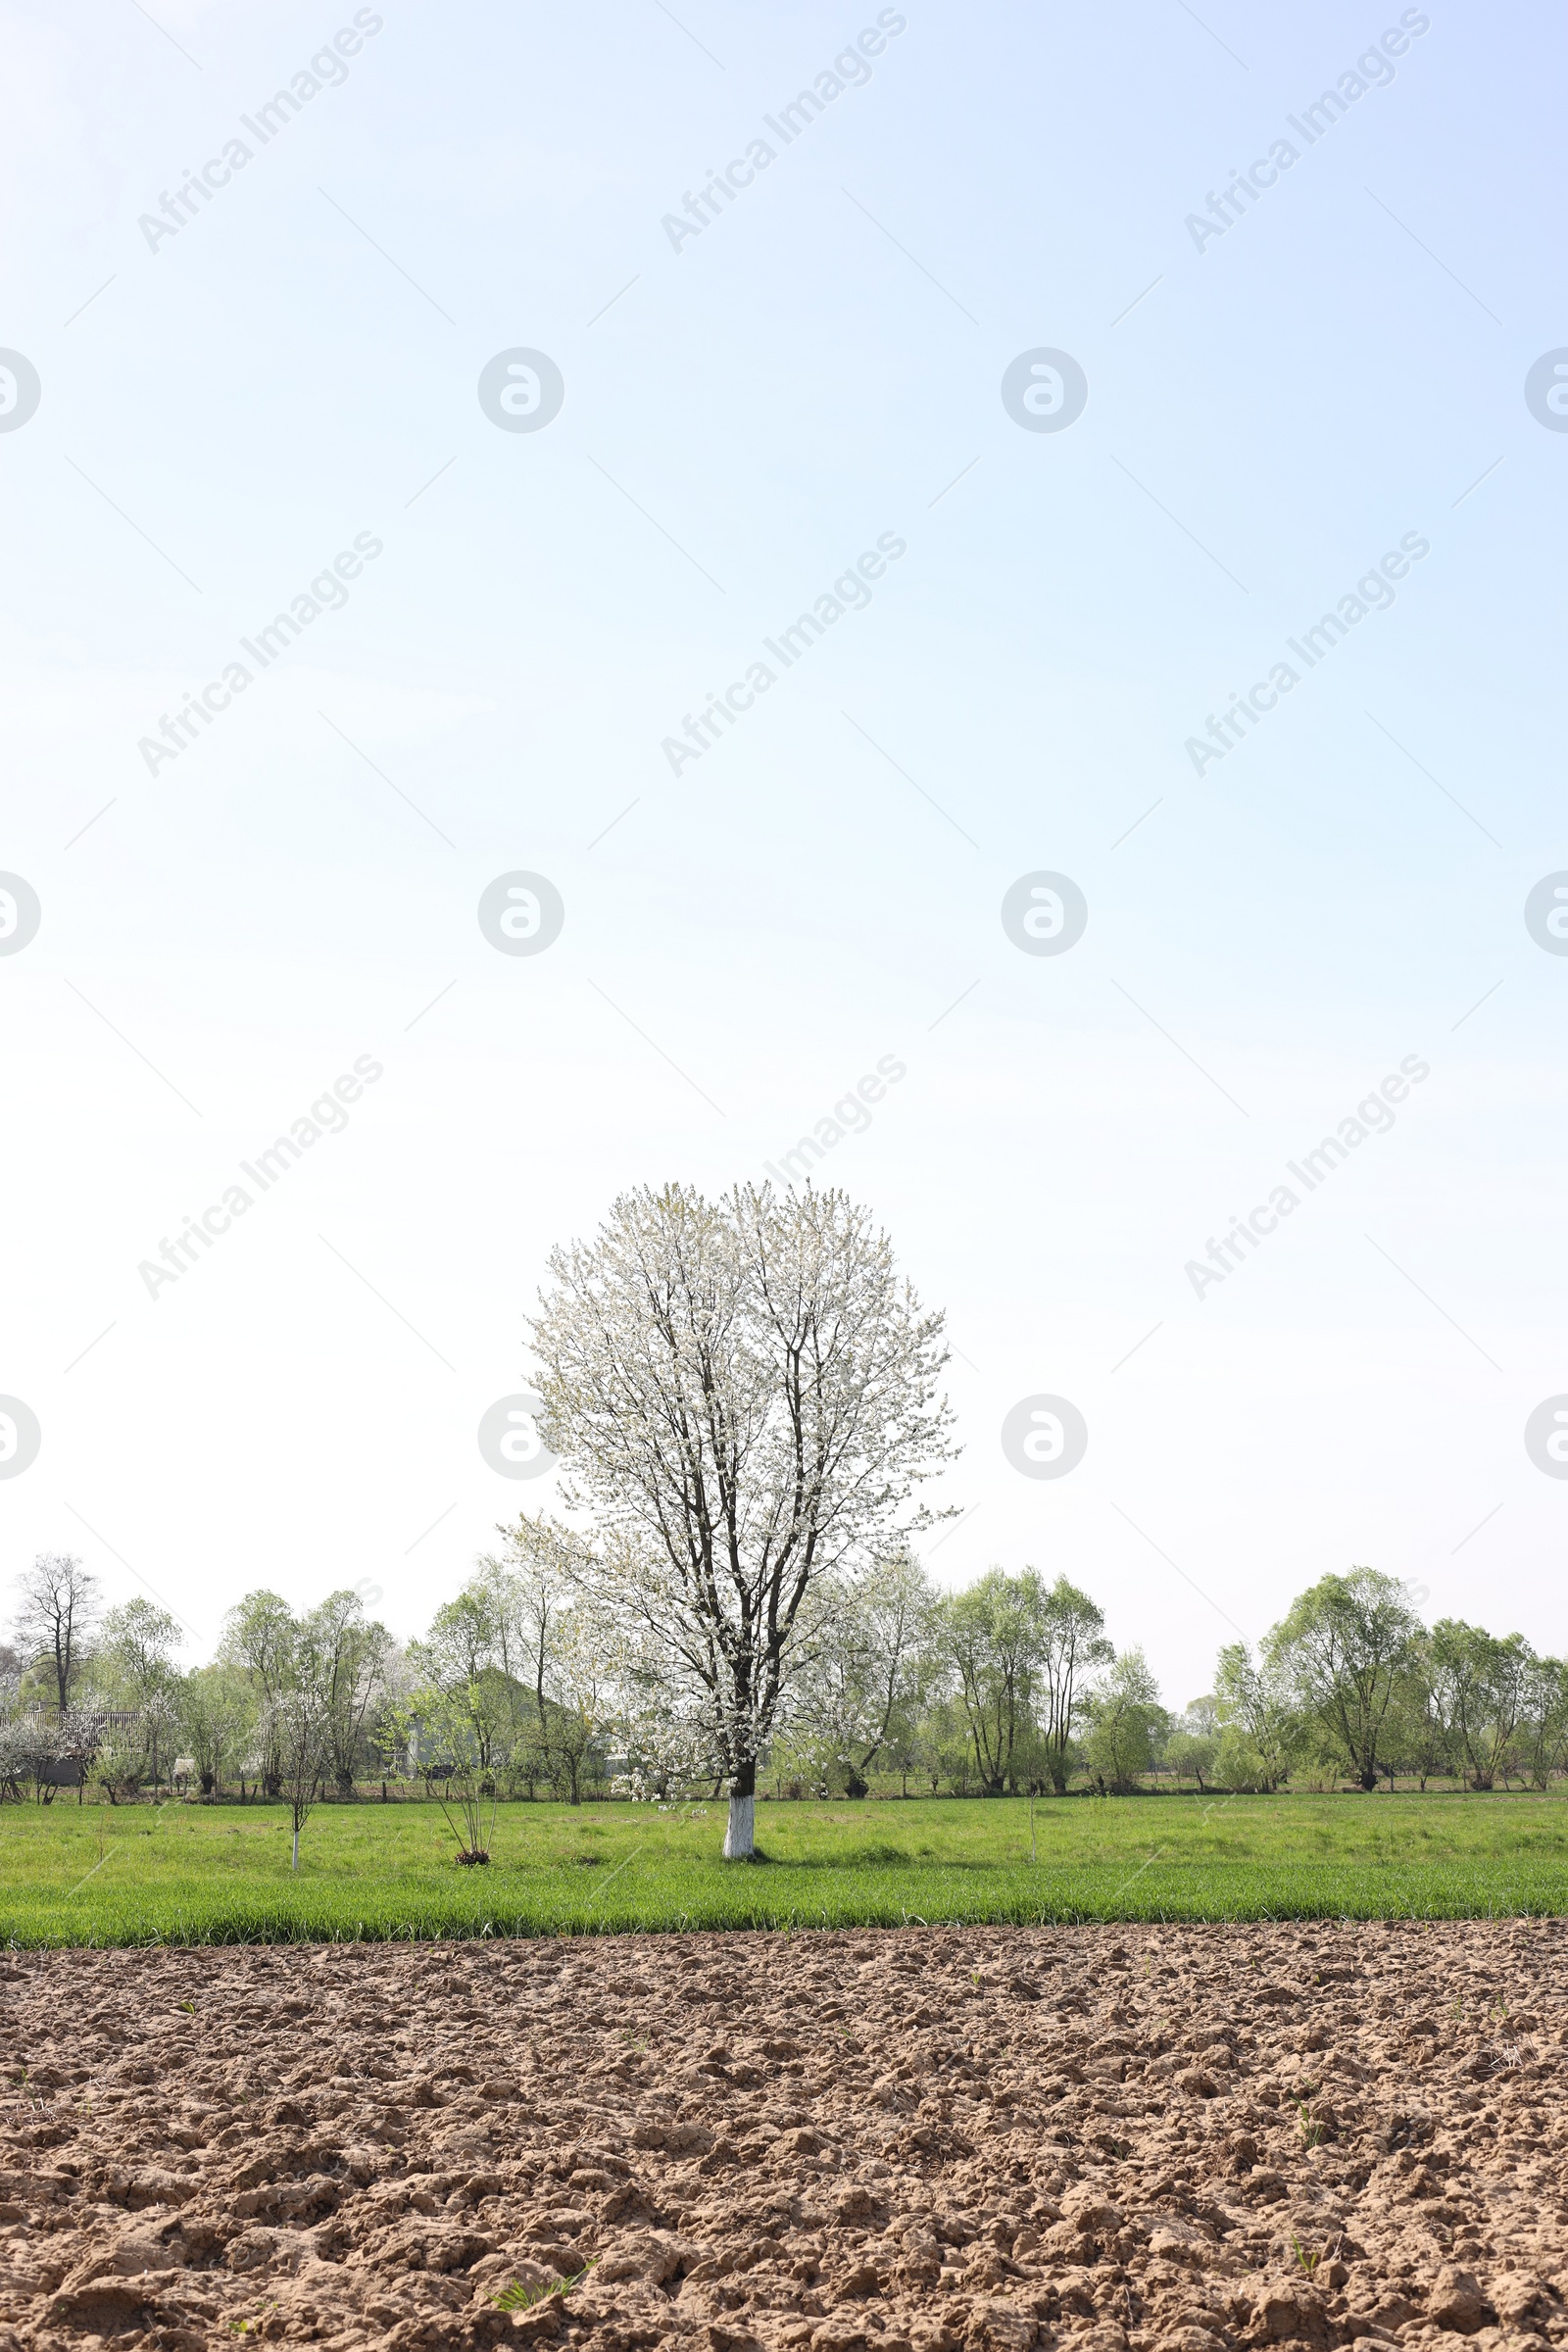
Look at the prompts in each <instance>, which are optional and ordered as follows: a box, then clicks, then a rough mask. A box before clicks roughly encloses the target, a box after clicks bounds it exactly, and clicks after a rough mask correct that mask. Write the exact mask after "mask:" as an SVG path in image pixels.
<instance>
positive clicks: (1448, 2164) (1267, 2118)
mask: <svg viewBox="0 0 1568 2352" xmlns="http://www.w3.org/2000/svg"><path fill="white" fill-rule="evenodd" d="M1565 1963H1568V1922H1560V1921H1537V1922H1529V1923H1525V1922H1520V1923H1506V1924H1497V1923H1479V1922H1478V1923H1474V1924H1468V1925H1459V1926H1446V1925H1445V1926H1424V1925H1423V1926H1388V1927H1383V1926H1379V1927H1362V1926H1349V1925H1339V1926H1327V1927H1270V1928H1210V1929H1201V1928H1199V1929H1193V1928H1180V1929H1177V1928H1164V1929H1157V1930H1156V1929H1148V1930H1142V1929H1140V1930H1129V1929H1121V1930H1117V1929H1112V1928H1088V1929H1055V1930H1042V1931H1038V1932H1035V1931H1028V1932H1025V1931H1016V1932H1007V1931H1002V1930H963V1931H940V1930H920V1929H915V1928H911V1929H908V1930H903V1931H900V1932H898V1933H891V1934H869V1933H866V1934H856V1933H846V1934H838V1935H816V1936H812V1935H804V1936H803V1935H797V1936H788V1937H787V1936H676V1937H668V1936H662V1937H656V1936H648V1937H644V1936H623V1937H616V1938H613V1939H612V1938H606V1939H604V1940H602V1941H582V1940H579V1941H570V1942H523V1943H470V1944H456V1945H439V1944H438V1945H430V1944H425V1945H417V1946H413V1947H408V1946H405V1947H395V1946H394V1947H388V1946H369V1945H355V1946H338V1947H333V1948H327V1949H316V1950H311V1949H287V1948H274V1949H271V1950H256V1949H238V1950H197V1951H189V1952H182V1951H168V1950H158V1951H149V1952H55V1953H48V1954H40V1955H37V1956H21V1957H18V1956H15V1955H13V1956H11V1957H10V1958H9V1959H8V1960H6V1961H5V1962H3V1963H0V1975H3V1982H0V2067H3V2074H0V2088H3V2104H0V2127H3V2131H4V2139H5V2145H4V2148H3V2150H0V2164H3V2166H4V2169H3V2171H0V2200H3V2202H0V2352H16V2347H18V2346H22V2345H25V2346H39V2347H51V2348H52V2347H57V2346H58V2347H65V2346H73V2347H81V2346H83V2345H87V2346H93V2347H96V2346H97V2345H98V2343H99V2342H100V2340H101V2339H104V2340H107V2341H109V2342H112V2343H114V2344H115V2345H116V2346H117V2347H118V2346H120V2345H125V2344H129V2343H133V2342H134V2343H141V2344H143V2345H164V2346H178V2347H187V2346H189V2347H194V2346H207V2345H212V2344H226V2345H232V2344H233V2343H234V2342H236V2341H238V2340H241V2339H245V2338H250V2337H253V2336H261V2337H264V2338H267V2339H268V2340H270V2341H284V2342H306V2341H315V2342H318V2343H322V2344H331V2345H337V2346H343V2347H348V2346H351V2345H352V2346H356V2347H358V2346H367V2345H372V2344H373V2345H384V2346H388V2347H392V2346H398V2347H401V2346H405V2345H408V2346H413V2345H438V2346H445V2345H452V2346H469V2345H472V2346H490V2345H495V2344H498V2343H518V2344H520V2343H532V2342H535V2341H537V2342H539V2344H540V2345H541V2352H569V2348H570V2347H571V2346H581V2347H582V2348H583V2352H644V2348H651V2347H654V2346H656V2345H660V2344H663V2343H666V2342H667V2343H668V2345H669V2347H670V2352H753V2347H764V2348H766V2352H773V2348H774V2347H778V2348H780V2352H785V2348H788V2352H797V2348H804V2347H807V2346H810V2347H813V2348H814V2352H960V2348H961V2352H1030V2348H1031V2347H1033V2346H1037V2345H1038V2346H1040V2347H1042V2348H1045V2347H1050V2346H1053V2345H1065V2346H1072V2347H1075V2348H1077V2352H1129V2348H1131V2352H1140V2348H1141V2347H1145V2346H1150V2347H1152V2346H1167V2347H1170V2352H1220V2347H1225V2346H1231V2347H1235V2346H1244V2345H1245V2346H1255V2345H1261V2344H1264V2343H1269V2342H1281V2341H1293V2342H1299V2343H1302V2344H1308V2345H1313V2346H1316V2347H1321V2348H1326V2347H1329V2346H1337V2345H1341V2344H1344V2343H1348V2342H1349V2341H1350V2340H1351V2339H1352V2338H1355V2337H1363V2338H1369V2339H1372V2342H1371V2345H1369V2347H1368V2352H1375V2346H1376V2344H1377V2342H1378V2341H1380V2340H1397V2341H1399V2342H1401V2343H1403V2344H1407V2345H1409V2344H1435V2343H1438V2342H1440V2341H1442V2340H1443V2339H1444V2337H1445V2336H1448V2337H1450V2338H1451V2336H1452V2334H1453V2333H1454V2332H1457V2333H1459V2334H1463V2335H1468V2336H1471V2337H1473V2338H1474V2339H1475V2341H1476V2344H1477V2346H1478V2348H1479V2352H1502V2348H1503V2347H1504V2346H1506V2347H1507V2352H1531V2348H1534V2352H1544V2348H1545V2345H1546V2344H1547V2343H1548V2342H1549V2343H1568V2203H1565V2175H1564V2167H1563V2160H1562V2155H1561V2150H1562V2149H1563V2147H1564V2144H1565V2141H1568V2122H1565V2117H1564V2111H1563V2091H1564V2087H1565V2085H1568V1986H1565Z"/></svg>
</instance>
